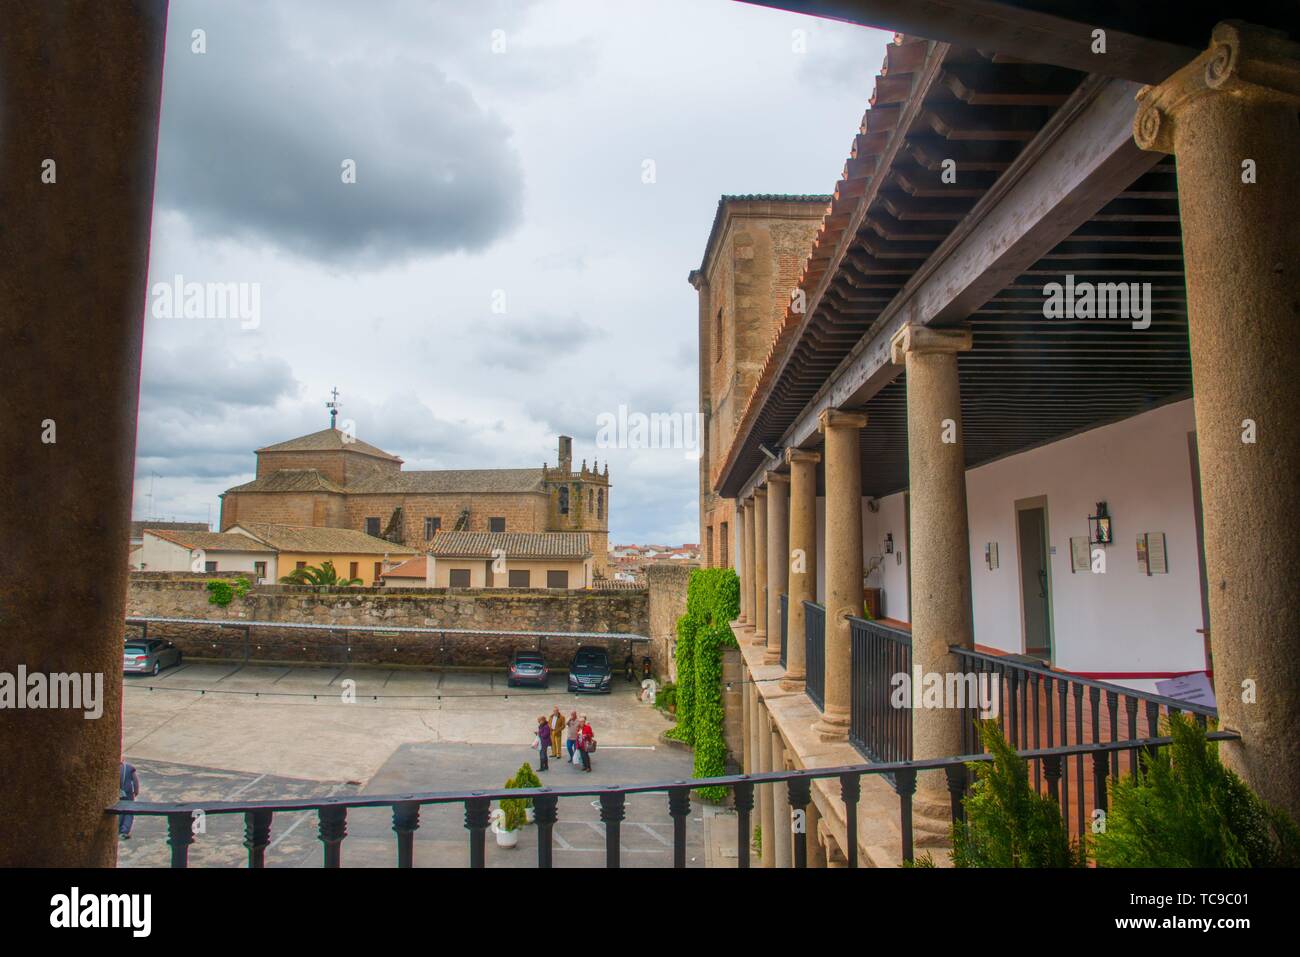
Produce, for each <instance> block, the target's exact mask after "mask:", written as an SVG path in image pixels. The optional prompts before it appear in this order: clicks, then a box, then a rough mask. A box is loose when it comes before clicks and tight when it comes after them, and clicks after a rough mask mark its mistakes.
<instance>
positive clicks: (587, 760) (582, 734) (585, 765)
mask: <svg viewBox="0 0 1300 957" xmlns="http://www.w3.org/2000/svg"><path fill="white" fill-rule="evenodd" d="M595 740H596V736H595V735H594V734H592V733H591V725H590V724H588V723H587V716H586V715H585V714H584V715H583V716H582V726H581V727H580V728H579V729H578V750H579V751H580V752H582V770H584V771H590V770H591V745H592V742H593V741H595Z"/></svg>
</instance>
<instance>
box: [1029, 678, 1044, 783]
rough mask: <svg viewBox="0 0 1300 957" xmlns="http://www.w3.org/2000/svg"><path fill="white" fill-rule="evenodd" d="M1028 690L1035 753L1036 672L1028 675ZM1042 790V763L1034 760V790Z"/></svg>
mask: <svg viewBox="0 0 1300 957" xmlns="http://www.w3.org/2000/svg"><path fill="white" fill-rule="evenodd" d="M1029 689H1030V694H1032V695H1033V701H1034V750H1035V751H1037V750H1038V741H1039V738H1038V672H1036V671H1031V672H1030V673H1029ZM1042 789H1043V762H1042V761H1041V760H1036V761H1034V790H1035V791H1041V790H1042Z"/></svg>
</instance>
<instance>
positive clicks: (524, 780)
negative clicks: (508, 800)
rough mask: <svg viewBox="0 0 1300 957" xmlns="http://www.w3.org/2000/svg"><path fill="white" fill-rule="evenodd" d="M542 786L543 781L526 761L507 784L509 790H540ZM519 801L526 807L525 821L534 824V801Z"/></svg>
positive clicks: (526, 799)
mask: <svg viewBox="0 0 1300 957" xmlns="http://www.w3.org/2000/svg"><path fill="white" fill-rule="evenodd" d="M541 786H542V779H541V778H539V777H538V776H537V772H536V771H534V770H533V766H532V765H531V764H529V763H528V762H526V761H525V762H524V763H523V764H521V765H520V766H519V770H518V771H517V772H516V773H515V776H514V777H513V778H511V779H510V780H509V781H507V782H506V787H508V788H539V787H541ZM519 801H520V803H521V804H523V806H524V820H525V821H526V822H527V823H529V824H532V823H533V821H534V820H535V816H536V812H535V811H534V810H533V799H532V798H520V799H519Z"/></svg>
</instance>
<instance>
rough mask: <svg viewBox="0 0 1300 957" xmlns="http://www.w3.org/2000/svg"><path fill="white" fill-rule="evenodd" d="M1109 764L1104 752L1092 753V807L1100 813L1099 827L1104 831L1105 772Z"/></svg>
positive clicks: (1105, 802)
mask: <svg viewBox="0 0 1300 957" xmlns="http://www.w3.org/2000/svg"><path fill="white" fill-rule="evenodd" d="M1109 766H1110V762H1109V761H1108V760H1106V752H1105V751H1094V752H1093V753H1092V789H1093V792H1094V794H1093V806H1094V808H1095V809H1096V810H1098V811H1100V812H1101V821H1100V827H1101V828H1102V829H1103V830H1104V829H1105V827H1106V811H1107V809H1108V803H1107V800H1106V771H1107V770H1108V769H1109Z"/></svg>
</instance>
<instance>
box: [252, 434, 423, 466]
mask: <svg viewBox="0 0 1300 957" xmlns="http://www.w3.org/2000/svg"><path fill="white" fill-rule="evenodd" d="M257 451H258V452H334V451H346V452H360V453H361V454H362V455H373V456H374V457H375V458H380V459H387V460H388V461H390V462H400V461H402V460H401V459H400V458H398V457H397V456H396V455H392V454H390V453H388V452H385V451H384V450H383V449H380V448H376V447H375V446H373V445H371V444H370V443H369V442H362V441H361V440H360V439H358V438H355V437H353V436H352V435H351V434H350V433H347V432H343V431H341V430H339V429H321V430H320V431H319V432H313V433H311V434H310V435H300V436H298V438H296V439H289V440H288V441H286V442H277V443H276V444H275V445H268V446H265V447H264V448H260V449H258V450H257Z"/></svg>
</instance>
